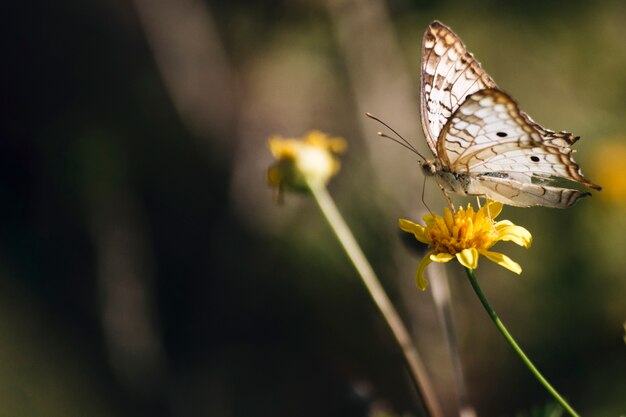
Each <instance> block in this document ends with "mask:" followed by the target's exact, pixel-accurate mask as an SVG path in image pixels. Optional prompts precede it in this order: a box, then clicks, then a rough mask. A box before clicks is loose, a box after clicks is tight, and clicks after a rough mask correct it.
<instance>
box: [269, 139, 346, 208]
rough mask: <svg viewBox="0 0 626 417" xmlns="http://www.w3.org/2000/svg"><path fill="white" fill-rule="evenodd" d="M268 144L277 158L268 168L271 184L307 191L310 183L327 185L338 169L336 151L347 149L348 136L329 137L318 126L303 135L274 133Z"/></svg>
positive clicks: (279, 190) (279, 188)
mask: <svg viewBox="0 0 626 417" xmlns="http://www.w3.org/2000/svg"><path fill="white" fill-rule="evenodd" d="M268 146H269V148H270V151H271V152H272V155H274V158H276V162H275V163H274V164H273V165H272V166H271V167H270V168H269V170H268V172H267V180H268V183H269V185H270V186H272V187H275V188H277V189H278V192H279V197H280V193H281V191H282V190H283V189H285V188H289V189H291V190H295V191H306V190H308V188H309V185H312V186H317V185H325V184H326V183H327V182H328V180H329V179H330V177H332V176H333V175H335V174H336V173H337V172H338V171H339V167H340V163H339V159H338V158H336V157H335V155H336V154H339V153H342V152H344V151H345V150H346V148H347V145H346V142H345V140H343V139H342V138H338V137H329V136H328V135H326V134H325V133H322V132H320V131H317V130H312V131H310V132H308V133H307V134H306V135H305V137H304V138H303V139H296V138H282V137H280V136H273V137H271V138H270V139H269V140H268Z"/></svg>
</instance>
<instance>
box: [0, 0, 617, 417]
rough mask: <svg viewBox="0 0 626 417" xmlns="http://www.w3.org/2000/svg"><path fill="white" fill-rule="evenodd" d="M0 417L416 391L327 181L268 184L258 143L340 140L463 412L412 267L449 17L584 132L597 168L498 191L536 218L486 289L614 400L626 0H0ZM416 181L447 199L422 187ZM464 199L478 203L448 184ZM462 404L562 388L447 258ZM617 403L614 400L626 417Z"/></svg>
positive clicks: (402, 409) (353, 218)
mask: <svg viewBox="0 0 626 417" xmlns="http://www.w3.org/2000/svg"><path fill="white" fill-rule="evenodd" d="M5 6H6V8H5V25H4V33H5V36H4V41H5V42H3V44H4V45H5V48H4V54H3V62H4V64H3V68H4V69H5V70H6V72H5V76H4V77H3V81H4V88H3V94H2V95H3V97H4V99H3V103H4V105H3V108H4V110H3V112H2V114H3V117H2V124H1V129H2V136H1V139H0V140H1V142H0V219H1V221H2V226H1V232H0V415H3V416H78V415H80V416H140V415H141V416H345V417H348V416H370V415H375V414H376V413H379V415H380V413H389V414H391V413H393V414H394V415H407V416H408V415H411V416H418V415H421V414H420V410H419V407H416V405H415V404H416V401H417V396H416V394H415V392H414V390H413V388H412V386H411V384H410V382H409V378H408V375H407V372H406V370H405V368H404V365H403V361H402V356H401V354H400V352H399V351H398V349H397V347H396V345H395V343H394V341H393V340H392V338H391V336H390V334H389V332H388V330H387V328H386V326H385V324H384V322H383V321H382V320H381V319H380V317H379V315H378V313H377V311H376V310H375V307H374V305H373V303H372V302H371V300H370V299H369V296H368V294H367V293H366V292H365V290H364V288H363V286H362V284H361V283H360V281H359V280H358V279H357V278H356V275H355V272H354V271H353V269H352V267H351V266H350V264H349V262H348V261H347V259H346V257H345V255H344V254H343V252H342V251H341V249H340V247H339V245H338V244H337V242H336V241H335V239H334V237H333V235H332V234H331V232H330V230H329V228H328V227H327V226H326V224H325V223H324V222H323V221H322V218H321V216H320V213H319V210H318V209H317V208H316V206H315V204H314V202H313V201H312V200H311V199H310V198H308V197H306V196H298V195H288V196H287V198H286V202H285V204H284V205H283V206H277V205H276V204H274V201H273V195H272V192H271V190H270V189H268V188H267V185H266V181H265V171H266V168H267V167H268V165H269V164H270V163H271V159H270V154H269V152H268V150H267V149H266V139H267V137H268V136H270V135H272V134H281V135H285V136H300V135H302V134H304V133H305V132H306V131H308V130H309V129H321V130H323V131H326V132H328V133H330V134H333V135H340V136H343V137H345V138H346V140H347V141H348V143H349V146H350V149H349V151H348V153H347V154H346V155H345V157H344V158H343V165H342V171H341V173H340V174H339V175H338V176H337V177H336V178H335V179H334V180H333V182H332V184H331V186H330V191H331V193H332V194H333V196H334V197H335V198H336V201H337V204H338V205H339V207H340V209H341V211H342V212H343V214H344V215H345V217H346V219H347V222H348V223H349V225H350V226H351V228H352V229H353V231H354V233H355V234H356V236H357V238H358V240H359V241H360V242H361V244H362V245H363V248H364V251H365V253H366V254H367V255H368V257H369V259H370V261H371V262H372V263H373V265H374V268H375V269H376V270H377V272H378V273H379V275H380V276H381V279H382V281H383V284H384V286H385V287H386V289H387V290H388V292H389V294H390V296H391V298H392V299H393V300H394V302H395V304H396V305H397V307H398V309H399V310H400V312H401V314H402V315H403V317H404V318H405V320H406V322H407V323H408V325H409V327H410V328H411V330H412V332H413V335H414V338H415V341H416V343H417V345H418V347H419V349H420V351H421V353H422V355H423V357H424V360H425V362H426V365H427V367H428V371H429V373H430V375H431V376H432V378H433V380H434V382H435V386H436V388H437V393H438V395H439V397H440V398H441V400H442V402H443V404H444V410H445V413H446V415H447V416H453V415H458V414H456V393H455V392H456V389H455V386H454V383H453V377H452V371H451V367H450V360H449V357H448V354H447V350H446V348H445V345H444V342H443V340H444V339H443V336H442V332H441V327H440V324H439V321H438V317H437V312H436V310H435V307H434V304H433V299H432V291H426V292H424V293H421V292H419V291H417V289H416V288H415V285H414V270H415V266H416V265H417V262H418V261H419V257H420V253H419V251H414V250H412V249H411V248H410V247H408V246H407V245H406V244H403V243H402V238H401V236H400V234H399V232H398V228H397V219H398V218H399V217H403V218H411V219H414V220H418V219H419V217H420V216H421V215H422V214H423V213H424V211H425V207H424V204H423V203H422V201H421V193H422V184H423V178H422V176H421V174H420V172H419V169H418V165H417V163H416V159H417V158H416V157H415V155H413V154H411V153H409V152H407V151H406V150H404V149H402V148H400V147H399V146H396V145H394V144H392V143H391V142H389V141H385V140H381V139H379V138H378V137H377V136H376V135H375V132H376V131H377V130H380V129H381V127H380V126H379V125H377V124H376V123H374V122H372V121H371V120H369V119H366V118H365V117H364V116H363V113H364V112H366V111H370V112H372V113H374V114H376V115H378V116H379V117H381V118H383V119H384V120H385V121H386V122H387V123H389V124H390V125H392V126H393V127H394V128H396V129H397V130H398V131H400V132H401V133H402V134H403V135H405V136H406V137H407V138H408V139H409V140H410V141H411V142H412V143H414V144H416V146H417V147H418V148H419V149H420V150H421V151H422V152H423V153H426V152H427V148H426V146H425V142H424V140H423V135H422V132H421V128H420V125H419V116H418V84H417V79H418V68H419V50H420V44H421V37H422V33H423V31H424V29H425V28H426V26H427V24H428V23H429V22H430V21H432V20H434V19H439V20H441V21H443V22H444V23H446V24H448V25H450V26H451V27H452V28H453V29H454V30H455V31H456V32H457V33H458V34H459V35H460V36H461V37H462V38H463V39H464V40H465V42H466V44H467V45H468V47H469V49H470V50H471V51H472V52H474V53H475V55H476V56H477V57H478V59H479V60H480V61H481V62H482V63H483V66H484V67H485V68H486V69H487V70H488V71H489V73H490V74H491V75H492V76H493V77H494V79H495V80H496V81H497V82H498V84H499V85H500V86H501V87H502V88H504V89H505V90H506V91H507V92H509V93H510V94H511V95H512V96H513V97H515V98H516V99H517V100H518V101H519V102H520V103H521V106H522V108H523V109H524V110H526V111H527V112H528V113H529V114H530V115H531V116H533V118H534V119H535V120H537V121H538V122H540V123H542V124H543V125H545V126H547V127H549V128H552V129H555V130H568V131H572V132H574V133H575V134H576V135H580V136H582V140H581V141H580V142H579V143H577V144H576V148H577V149H578V150H579V152H578V153H577V154H576V159H577V161H578V162H580V163H581V165H582V167H583V170H584V172H585V174H586V175H587V176H588V177H589V178H590V179H592V180H593V181H595V182H597V183H599V184H601V185H603V186H604V187H605V189H604V190H603V191H602V192H600V193H594V195H593V197H592V198H589V199H586V200H584V201H581V202H579V203H578V204H577V205H576V206H575V207H573V208H571V209H569V210H551V209H544V208H531V209H515V208H506V209H505V211H504V213H503V215H502V217H503V218H509V219H511V220H513V221H514V222H515V223H517V224H520V225H523V226H525V227H527V228H528V229H529V230H530V231H531V232H532V233H533V235H534V239H535V240H534V244H533V246H532V247H531V248H530V249H529V250H524V249H520V248H517V247H514V245H509V246H508V247H507V244H500V246H499V249H500V250H502V251H505V252H507V253H508V254H510V256H511V257H513V258H514V259H516V260H517V261H518V262H520V263H521V265H522V266H523V268H524V272H523V274H522V276H521V277H518V276H515V275H514V274H511V273H509V272H507V271H506V270H504V269H502V268H499V267H497V266H495V265H488V263H487V262H484V261H483V262H482V263H481V265H480V268H479V269H478V271H477V272H478V276H479V279H480V281H481V282H482V285H483V289H484V290H485V292H486V293H487V295H488V296H489V298H490V300H491V302H492V304H493V305H494V307H495V308H496V309H497V310H498V312H499V314H500V315H501V317H502V318H503V320H504V321H505V323H507V325H508V326H509V328H510V330H511V332H512V333H513V334H514V335H515V336H516V338H517V339H518V341H519V342H520V343H521V345H522V346H523V347H524V348H525V349H526V351H527V353H528V354H529V355H530V357H531V358H532V359H533V360H534V361H535V362H536V364H537V366H538V367H539V368H540V369H541V370H542V371H543V372H544V373H545V374H546V376H547V377H548V378H549V379H550V381H551V382H553V384H554V385H555V386H556V387H557V388H558V389H559V390H560V391H561V392H562V393H563V394H565V395H566V396H567V397H568V398H569V399H571V401H572V403H573V405H574V406H575V407H576V408H577V409H578V410H579V411H580V412H581V413H582V414H583V415H585V416H602V417H605V416H618V415H621V414H624V413H626V395H625V394H624V393H626V356H625V346H624V339H623V336H624V328H623V323H624V321H625V320H626V302H625V300H626V297H625V295H626V279H625V271H626V256H624V254H625V253H626V252H625V251H626V177H625V175H624V172H626V121H625V118H624V115H625V114H626V23H625V22H626V5H625V4H624V3H623V2H621V1H604V2H601V1H596V2H586V1H556V2H544V1H538V0H532V1H524V2H499V1H496V0H482V1H452V0H450V1H441V2H435V1H422V0H414V1H411V0H391V1H383V0H363V1H356V0H328V1H306V0H297V1H266V2H253V1H238V2H237V1H236V2H229V1H209V2H206V1H202V0H154V1H150V0H134V1H119V0H97V1H90V2H82V1H76V0H58V1H55V2H46V1H42V0H38V1H34V2H10V4H8V5H5ZM425 194H426V202H427V203H428V205H429V207H431V208H432V209H433V210H435V211H439V210H441V208H442V207H443V205H444V200H443V198H442V197H441V195H440V193H439V191H438V189H437V188H436V186H435V185H434V184H433V183H427V184H426V190H425ZM458 202H459V203H461V202H462V201H461V200H459V201H458ZM448 275H449V279H450V287H451V294H452V306H453V311H454V320H455V325H456V331H457V337H458V341H459V353H460V356H461V359H462V362H463V369H464V373H465V378H466V384H467V390H468V395H469V401H470V403H471V404H472V405H473V406H474V407H475V409H476V411H477V413H478V415H479V416H530V415H531V414H530V413H531V410H533V409H538V408H541V407H544V406H545V405H546V404H549V398H548V395H547V393H546V392H545V391H544V390H543V389H542V388H541V387H540V386H539V384H538V383H537V382H536V381H535V380H534V379H533V377H532V376H531V375H530V374H529V373H528V372H527V370H526V369H525V368H524V367H523V366H522V364H521V363H520V361H519V360H518V358H517V357H515V356H514V354H513V353H512V351H511V350H510V348H509V347H508V346H506V345H505V343H504V341H503V340H502V339H501V337H500V335H499V334H498V333H497V331H496V330H495V328H494V327H493V325H492V323H491V322H490V321H489V319H488V317H487V315H486V314H485V313H484V311H483V310H482V308H481V306H480V305H479V302H478V300H477V299H476V297H475V295H474V294H473V292H472V291H471V288H470V287H469V284H468V282H467V280H466V279H465V277H464V275H463V274H462V270H461V269H460V267H459V266H458V265H454V264H450V265H449V267H448ZM620 413H621V414H620Z"/></svg>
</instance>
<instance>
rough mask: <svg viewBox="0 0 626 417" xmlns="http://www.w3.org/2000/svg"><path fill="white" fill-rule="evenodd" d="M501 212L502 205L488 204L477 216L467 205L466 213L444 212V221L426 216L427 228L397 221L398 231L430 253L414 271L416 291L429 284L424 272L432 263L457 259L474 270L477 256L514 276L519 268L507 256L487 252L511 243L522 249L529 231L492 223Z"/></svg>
mask: <svg viewBox="0 0 626 417" xmlns="http://www.w3.org/2000/svg"><path fill="white" fill-rule="evenodd" d="M501 211H502V203H498V202H496V201H487V203H486V204H485V205H484V206H483V207H482V208H480V209H479V210H478V211H477V212H475V211H474V209H473V208H472V207H471V206H470V205H469V204H468V205H467V209H465V210H464V209H463V208H462V207H460V208H459V211H457V212H456V213H452V212H451V211H450V210H449V209H448V208H445V209H444V214H443V217H441V216H438V215H436V214H427V215H425V216H424V217H423V219H424V222H425V223H426V226H422V225H419V224H416V223H413V222H411V221H409V220H405V219H400V220H399V224H400V229H402V230H404V231H405V232H408V233H413V235H414V236H415V238H416V239H417V240H419V241H420V242H422V243H425V244H427V245H428V246H429V247H430V248H431V249H432V250H431V251H430V252H428V253H427V254H426V256H424V259H422V261H421V262H420V263H419V266H418V267H417V287H418V288H419V289H420V290H422V291H423V290H425V289H426V286H427V285H428V281H426V279H425V278H424V269H426V266H428V264H430V263H431V262H448V261H451V260H452V259H454V258H456V259H457V260H458V261H459V263H460V264H461V265H463V266H464V267H466V268H469V269H476V267H477V266H478V258H479V256H480V255H482V256H484V257H485V258H487V259H489V260H490V261H493V262H495V263H497V264H498V265H500V266H503V267H505V268H507V269H509V270H511V271H513V272H515V273H516V274H520V273H521V272H522V268H521V267H520V266H519V264H517V263H516V262H514V261H513V260H511V258H509V257H508V256H506V255H504V254H501V253H498V252H490V251H488V249H489V248H491V247H492V246H493V245H495V244H496V242H499V241H501V240H502V241H511V242H513V243H516V244H518V245H520V246H523V247H525V248H527V247H529V246H530V244H531V243H532V236H531V234H530V232H529V231H528V230H526V229H525V228H523V227H521V226H516V225H514V224H513V223H511V222H510V221H508V220H502V221H499V222H497V223H496V222H495V221H494V219H495V218H496V217H497V216H498V215H499V214H500V212H501Z"/></svg>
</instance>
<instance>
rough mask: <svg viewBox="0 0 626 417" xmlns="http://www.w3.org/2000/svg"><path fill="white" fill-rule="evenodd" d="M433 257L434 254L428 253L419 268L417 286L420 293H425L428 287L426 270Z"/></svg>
mask: <svg viewBox="0 0 626 417" xmlns="http://www.w3.org/2000/svg"><path fill="white" fill-rule="evenodd" d="M431 256H432V252H429V253H427V254H426V255H425V256H424V257H423V258H422V260H421V261H420V263H419V265H418V266H417V274H416V278H417V279H416V281H415V284H416V285H417V288H418V289H419V290H420V291H424V290H425V289H426V287H427V286H428V281H426V278H424V270H425V269H426V267H427V266H428V265H429V264H430V263H431V262H432V260H431V259H430V257H431Z"/></svg>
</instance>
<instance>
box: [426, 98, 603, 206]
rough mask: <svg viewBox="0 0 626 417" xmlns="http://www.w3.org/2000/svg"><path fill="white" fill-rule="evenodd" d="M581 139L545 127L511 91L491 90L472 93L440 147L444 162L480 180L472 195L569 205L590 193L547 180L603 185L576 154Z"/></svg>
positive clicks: (446, 130)
mask: <svg viewBox="0 0 626 417" xmlns="http://www.w3.org/2000/svg"><path fill="white" fill-rule="evenodd" d="M577 139H578V138H575V137H574V136H573V135H572V134H571V133H567V132H554V131H551V130H548V129H545V128H543V127H542V126H540V125H539V124H537V123H535V122H534V121H532V120H531V119H530V117H528V116H527V115H526V114H525V113H524V112H522V111H520V110H519V108H518V106H517V103H515V101H514V100H513V99H512V98H511V97H509V96H508V95H507V94H506V93H504V92H503V91H501V90H498V89H486V90H481V91H478V92H476V93H474V94H472V95H470V96H469V97H467V98H466V99H465V101H464V102H463V104H462V105H461V106H460V107H459V108H458V109H457V111H456V112H455V113H454V114H453V115H452V117H450V119H449V120H448V122H447V123H446V125H445V126H444V128H443V130H442V132H441V136H440V140H439V141H438V142H437V152H438V155H439V157H440V160H441V163H442V165H443V166H444V167H448V168H449V169H450V170H451V171H452V172H458V173H467V174H469V176H470V177H471V178H472V179H475V180H476V181H473V184H474V187H479V188H481V190H477V189H475V190H469V193H470V194H482V195H486V196H487V197H489V198H494V199H497V200H499V201H502V202H504V203H506V204H510V205H515V206H530V205H543V206H549V207H569V206H570V205H571V204H573V203H574V202H575V201H576V200H578V198H580V197H583V196H584V195H588V194H589V193H586V192H580V191H577V190H570V189H566V188H560V187H551V186H548V185H545V184H547V183H549V182H550V181H553V180H555V179H566V180H569V181H573V182H578V183H581V184H584V185H586V186H588V187H591V188H595V189H598V190H599V189H600V187H599V186H597V185H595V184H594V183H592V182H591V181H589V180H588V179H586V178H585V177H584V176H583V174H582V172H581V170H580V167H579V166H578V164H576V162H575V161H574V159H573V158H572V153H573V152H574V151H573V150H572V149H571V148H570V145H572V144H573V143H574V142H576V140H577ZM479 191H480V192H479Z"/></svg>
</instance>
